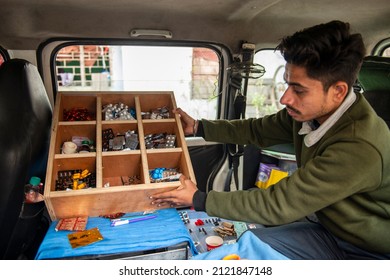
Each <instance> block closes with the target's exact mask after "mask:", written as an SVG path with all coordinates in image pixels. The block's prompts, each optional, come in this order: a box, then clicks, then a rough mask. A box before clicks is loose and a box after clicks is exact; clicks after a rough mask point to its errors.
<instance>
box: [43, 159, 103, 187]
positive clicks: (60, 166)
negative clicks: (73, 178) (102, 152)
mask: <svg viewBox="0 0 390 280" xmlns="http://www.w3.org/2000/svg"><path fill="white" fill-rule="evenodd" d="M85 169H88V170H89V172H91V173H96V157H95V153H89V154H84V155H82V156H78V157H77V158H72V157H68V156H65V157H61V158H55V159H54V161H53V169H52V177H51V182H50V191H51V192H54V191H55V192H68V191H69V190H68V191H67V190H64V191H56V190H55V187H56V181H57V180H58V179H59V175H58V174H59V173H58V172H61V171H73V170H85ZM46 184H47V182H46ZM45 192H46V189H45Z"/></svg>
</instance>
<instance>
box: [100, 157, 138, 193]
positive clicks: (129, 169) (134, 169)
mask: <svg viewBox="0 0 390 280" xmlns="http://www.w3.org/2000/svg"><path fill="white" fill-rule="evenodd" d="M105 154H106V155H103V157H102V167H103V169H102V176H103V187H107V186H109V187H115V186H128V187H132V186H134V185H139V184H144V183H145V175H144V173H143V167H142V163H141V153H140V152H136V153H131V154H127V153H126V154H124V153H122V152H107V153H105ZM138 180H139V181H138Z"/></svg>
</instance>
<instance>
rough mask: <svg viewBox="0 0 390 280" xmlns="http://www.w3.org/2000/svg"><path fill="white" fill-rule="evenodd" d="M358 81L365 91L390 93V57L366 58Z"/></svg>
mask: <svg viewBox="0 0 390 280" xmlns="http://www.w3.org/2000/svg"><path fill="white" fill-rule="evenodd" d="M358 80H359V84H360V86H361V87H362V89H363V90H364V91H390V57H383V56H367V57H365V58H364V60H363V64H362V68H361V70H360V72H359V77H358Z"/></svg>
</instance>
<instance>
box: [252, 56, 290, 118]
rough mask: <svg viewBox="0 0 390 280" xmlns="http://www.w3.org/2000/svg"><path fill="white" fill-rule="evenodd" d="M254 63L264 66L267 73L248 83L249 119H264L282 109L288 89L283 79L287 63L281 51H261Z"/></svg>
mask: <svg viewBox="0 0 390 280" xmlns="http://www.w3.org/2000/svg"><path fill="white" fill-rule="evenodd" d="M253 62H254V63H257V64H260V65H262V66H264V68H265V73H264V75H263V76H262V77H260V78H258V79H250V80H249V81H248V92H247V107H246V117H247V118H251V117H253V118H258V117H263V116H265V115H269V114H273V113H276V112H277V111H279V110H280V109H282V108H283V106H282V105H281V104H280V102H279V100H280V97H281V96H282V94H283V93H284V91H285V89H286V86H285V82H284V79H283V74H284V65H285V61H284V58H283V57H282V55H281V54H280V52H279V51H274V50H260V51H258V52H256V54H255V56H254V59H253Z"/></svg>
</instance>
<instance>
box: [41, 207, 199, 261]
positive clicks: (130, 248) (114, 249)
mask: <svg viewBox="0 0 390 280" xmlns="http://www.w3.org/2000/svg"><path fill="white" fill-rule="evenodd" d="M155 214H156V215H157V218H155V219H150V220H145V221H139V222H135V223H130V224H127V225H121V226H116V227H111V226H110V219H107V218H102V217H89V218H88V223H87V227H86V229H92V228H95V227H97V228H98V229H99V231H100V233H101V234H102V236H103V240H101V241H98V242H96V243H92V244H89V245H87V246H83V247H78V248H75V249H72V247H71V245H70V242H69V240H68V236H67V235H68V234H69V233H72V232H70V231H56V230H55V227H56V225H57V222H56V221H54V222H53V223H52V224H51V226H50V228H49V230H48V232H47V234H46V236H45V238H44V240H43V242H42V244H41V246H40V247H39V249H38V252H37V255H36V257H35V259H38V260H40V259H58V258H69V257H78V256H88V255H99V254H102V255H106V254H116V253H129V252H139V251H145V250H153V249H159V248H165V247H168V246H174V245H177V244H180V243H182V242H188V244H189V247H190V249H191V253H192V254H193V255H196V254H198V252H197V250H196V249H195V246H194V244H193V242H192V239H191V236H190V235H189V233H188V230H187V228H186V227H185V225H184V223H183V221H182V220H181V218H180V216H179V214H178V212H177V210H176V209H173V208H172V209H162V210H158V211H157V212H156V213H155Z"/></svg>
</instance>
